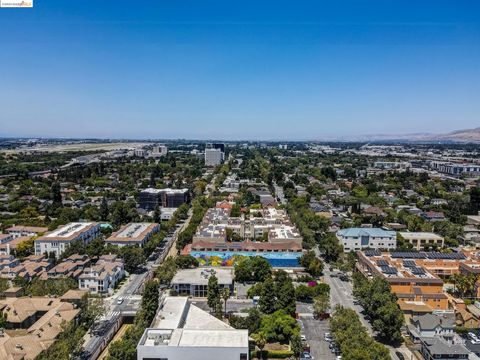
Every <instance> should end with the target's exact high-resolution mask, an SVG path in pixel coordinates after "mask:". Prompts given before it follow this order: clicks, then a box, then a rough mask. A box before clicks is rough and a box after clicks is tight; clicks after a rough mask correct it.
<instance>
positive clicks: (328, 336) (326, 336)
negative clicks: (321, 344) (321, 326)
mask: <svg viewBox="0 0 480 360" xmlns="http://www.w3.org/2000/svg"><path fill="white" fill-rule="evenodd" d="M323 338H324V339H325V341H329V342H330V341H333V338H332V335H331V334H330V333H328V332H326V333H325V335H323Z"/></svg>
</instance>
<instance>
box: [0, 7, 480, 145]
mask: <svg viewBox="0 0 480 360" xmlns="http://www.w3.org/2000/svg"><path fill="white" fill-rule="evenodd" d="M0 29H1V36H0V136H2V135H3V136H66V137H109V138H122V137H123V138H195V139H210V138H218V139H282V140H284V139H291V140H294V139H319V138H324V137H326V136H347V137H348V136H352V135H356V134H362V135H363V134H381V133H389V134H391V133H412V132H434V133H439V132H445V131H450V130H455V129H463V128H470V127H475V126H480V2H479V1H472V0H468V1H462V0H450V1H443V0H421V1H419V0H414V1H410V0H399V1H393V0H378V1H368V0H364V1H359V0H354V1H343V0H332V1H322V0H311V1H302V0H296V1H293V0H292V1H281V0H276V1H259V0H255V1H249V0H242V1H226V0H219V1H208V0H176V1H172V0H169V1H166V0H142V1H133V0H131V1H122V0H116V1H111V0H98V1H87V0H58V1H57V0H34V8H33V9H5V8H3V9H1V8H0Z"/></svg>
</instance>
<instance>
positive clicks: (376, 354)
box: [330, 305, 391, 360]
mask: <svg viewBox="0 0 480 360" xmlns="http://www.w3.org/2000/svg"><path fill="white" fill-rule="evenodd" d="M330 329H331V331H332V334H333V337H334V338H335V341H336V342H337V344H338V346H339V348H340V351H341V353H342V359H354V360H390V359H391V357H390V353H389V351H388V349H387V348H386V347H385V345H383V344H380V343H379V342H377V341H375V340H374V339H373V338H372V337H371V336H370V335H369V334H368V332H367V329H366V328H365V327H364V326H363V325H362V323H361V322H360V319H359V317H358V315H357V313H356V312H355V310H353V309H350V308H345V307H343V306H341V305H337V307H336V308H335V311H334V313H333V316H332V318H331V319H330Z"/></svg>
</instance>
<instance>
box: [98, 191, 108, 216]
mask: <svg viewBox="0 0 480 360" xmlns="http://www.w3.org/2000/svg"><path fill="white" fill-rule="evenodd" d="M109 214H110V210H109V209H108V202H107V199H106V198H105V196H104V197H103V198H102V202H101V203H100V210H99V215H100V220H102V221H107V220H108V215H109Z"/></svg>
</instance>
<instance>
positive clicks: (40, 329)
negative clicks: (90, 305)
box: [0, 297, 80, 360]
mask: <svg viewBox="0 0 480 360" xmlns="http://www.w3.org/2000/svg"><path fill="white" fill-rule="evenodd" d="M0 311H1V312H3V314H5V315H6V325H5V327H6V328H7V329H22V330H20V331H18V332H16V333H13V332H3V333H2V336H1V337H0V359H5V360H17V359H22V360H33V359H35V358H36V357H37V356H38V355H39V354H40V353H41V352H42V351H44V350H46V349H48V348H49V347H50V346H51V345H52V344H53V343H54V341H55V339H56V338H57V336H58V335H60V334H61V333H62V331H63V330H64V326H65V324H68V323H69V322H71V321H73V320H74V319H75V318H76V317H77V315H78V314H79V312H80V309H78V307H77V306H76V305H75V304H73V303H71V302H69V301H67V300H66V299H64V298H63V297H62V298H49V297H20V298H17V297H7V298H5V299H3V300H0Z"/></svg>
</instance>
